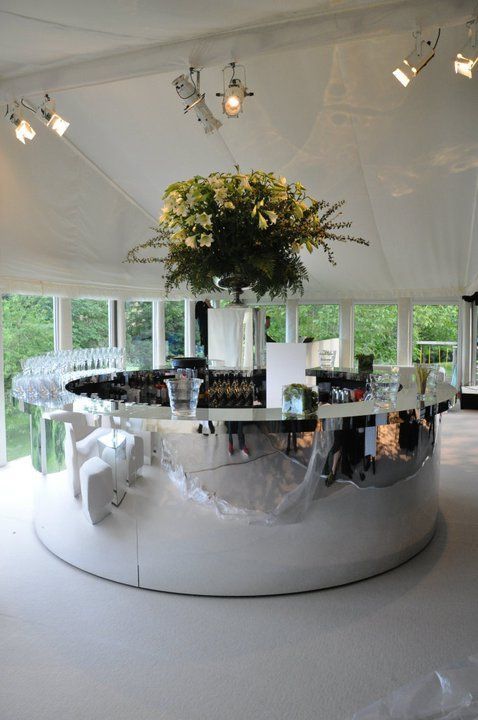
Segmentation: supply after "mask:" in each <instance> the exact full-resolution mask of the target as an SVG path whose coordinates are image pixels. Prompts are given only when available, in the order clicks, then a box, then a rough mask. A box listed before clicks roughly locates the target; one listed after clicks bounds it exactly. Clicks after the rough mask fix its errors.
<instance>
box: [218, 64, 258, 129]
mask: <svg viewBox="0 0 478 720" xmlns="http://www.w3.org/2000/svg"><path fill="white" fill-rule="evenodd" d="M236 68H242V71H243V74H244V80H241V79H240V78H238V77H236ZM228 70H231V71H232V75H231V77H230V79H229V83H228V84H227V87H226V72H227V71H228ZM222 79H223V92H222V93H219V92H218V93H216V96H217V97H222V111H223V113H224V115H227V117H237V116H238V115H239V113H241V112H243V106H244V99H245V98H246V97H249V96H251V95H254V93H253V92H249V91H248V90H247V87H246V69H245V67H244V65H237V63H235V62H232V63H229V65H226V67H225V68H223V70H222Z"/></svg>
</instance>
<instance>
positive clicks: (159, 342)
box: [153, 300, 166, 368]
mask: <svg viewBox="0 0 478 720" xmlns="http://www.w3.org/2000/svg"><path fill="white" fill-rule="evenodd" d="M164 365H166V323H165V319H164V300H153V367H154V368H159V367H163V366H164Z"/></svg>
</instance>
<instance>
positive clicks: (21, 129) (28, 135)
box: [5, 101, 36, 145]
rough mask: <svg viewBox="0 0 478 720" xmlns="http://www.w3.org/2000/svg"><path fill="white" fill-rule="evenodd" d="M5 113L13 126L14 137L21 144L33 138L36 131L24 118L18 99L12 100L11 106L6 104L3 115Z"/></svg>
mask: <svg viewBox="0 0 478 720" xmlns="http://www.w3.org/2000/svg"><path fill="white" fill-rule="evenodd" d="M7 115H8V116H9V120H10V122H11V123H12V125H14V126H15V135H16V138H17V140H19V141H20V142H21V143H22V145H26V141H27V140H28V141H29V142H30V140H33V138H34V137H35V135H36V132H35V130H34V129H33V128H32V126H31V125H30V123H29V122H28V121H27V120H25V119H24V117H23V115H22V112H21V110H20V103H19V102H18V101H15V102H14V104H13V107H11V106H9V105H7V109H6V111H5V117H6V116H7Z"/></svg>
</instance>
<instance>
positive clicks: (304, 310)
mask: <svg viewBox="0 0 478 720" xmlns="http://www.w3.org/2000/svg"><path fill="white" fill-rule="evenodd" d="M338 337H339V306H338V305H299V340H301V341H302V340H304V339H305V338H312V339H313V340H330V339H331V338H338Z"/></svg>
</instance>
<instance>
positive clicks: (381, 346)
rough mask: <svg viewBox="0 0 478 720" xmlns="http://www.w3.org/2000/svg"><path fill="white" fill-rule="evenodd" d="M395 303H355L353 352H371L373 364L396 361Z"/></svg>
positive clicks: (396, 309) (396, 320) (396, 310)
mask: <svg viewBox="0 0 478 720" xmlns="http://www.w3.org/2000/svg"><path fill="white" fill-rule="evenodd" d="M397 322H398V308H397V306H396V305H372V304H370V305H355V354H356V355H359V354H363V355H369V354H370V353H373V356H374V363H375V364H387V365H389V364H393V363H396V362H397Z"/></svg>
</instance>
